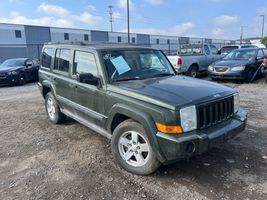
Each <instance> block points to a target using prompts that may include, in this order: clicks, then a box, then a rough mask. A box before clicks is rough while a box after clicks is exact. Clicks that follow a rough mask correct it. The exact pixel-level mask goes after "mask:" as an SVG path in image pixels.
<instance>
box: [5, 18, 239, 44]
mask: <svg viewBox="0 0 267 200" xmlns="http://www.w3.org/2000/svg"><path fill="white" fill-rule="evenodd" d="M1 24H6V25H17V26H34V27H45V28H57V29H70V30H80V31H99V32H107V33H123V34H127V32H119V31H113V32H110V31H106V30H96V29H84V28H72V27H57V26H40V25H31V24H15V23H14V24H12V23H3V22H0V25H1ZM130 34H135V35H149V36H161V37H176V38H177V39H178V38H181V37H185V38H195V39H211V40H222V41H225V40H226V39H216V38H206V37H189V36H178V35H177V36H174V35H161V34H149V33H133V32H132V33H130ZM228 40H229V41H236V40H234V39H228Z"/></svg>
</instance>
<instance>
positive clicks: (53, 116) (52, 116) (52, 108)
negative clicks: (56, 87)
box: [45, 92, 66, 124]
mask: <svg viewBox="0 0 267 200" xmlns="http://www.w3.org/2000/svg"><path fill="white" fill-rule="evenodd" d="M45 108H46V113H47V115H48V118H49V120H50V121H51V122H52V123H54V124H60V123H62V122H63V121H64V120H65V118H66V115H64V114H63V113H62V112H61V111H60V108H59V106H58V104H57V101H56V99H55V97H54V95H53V94H52V93H51V92H48V93H47V95H46V96H45Z"/></svg>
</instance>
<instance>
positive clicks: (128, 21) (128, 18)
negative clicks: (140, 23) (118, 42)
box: [127, 0, 130, 43]
mask: <svg viewBox="0 0 267 200" xmlns="http://www.w3.org/2000/svg"><path fill="white" fill-rule="evenodd" d="M129 6H130V5H129V0H127V30H128V43H130V16H129Z"/></svg>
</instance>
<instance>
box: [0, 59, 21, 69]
mask: <svg viewBox="0 0 267 200" xmlns="http://www.w3.org/2000/svg"><path fill="white" fill-rule="evenodd" d="M24 62H25V60H24V59H9V60H6V61H4V62H3V63H2V64H1V65H0V68H12V67H16V66H24V64H25V63H24Z"/></svg>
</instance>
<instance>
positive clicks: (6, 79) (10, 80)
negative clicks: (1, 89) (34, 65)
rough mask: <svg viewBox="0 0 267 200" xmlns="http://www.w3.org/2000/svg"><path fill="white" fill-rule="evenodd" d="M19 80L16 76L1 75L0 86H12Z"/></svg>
mask: <svg viewBox="0 0 267 200" xmlns="http://www.w3.org/2000/svg"><path fill="white" fill-rule="evenodd" d="M18 80H19V78H18V76H16V75H1V76H0V85H13V84H16V83H17V82H18Z"/></svg>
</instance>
